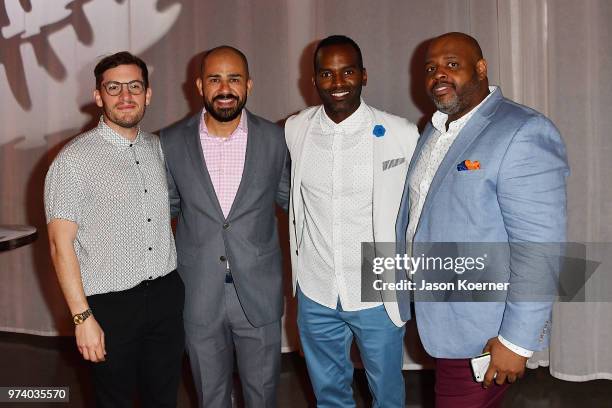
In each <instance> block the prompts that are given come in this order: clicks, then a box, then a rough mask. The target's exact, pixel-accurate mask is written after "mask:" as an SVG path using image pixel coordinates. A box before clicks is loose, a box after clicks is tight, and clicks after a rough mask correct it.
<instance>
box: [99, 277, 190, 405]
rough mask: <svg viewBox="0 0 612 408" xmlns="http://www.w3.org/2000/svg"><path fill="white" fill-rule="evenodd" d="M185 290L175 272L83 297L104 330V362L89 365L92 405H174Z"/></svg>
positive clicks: (181, 341)
mask: <svg viewBox="0 0 612 408" xmlns="http://www.w3.org/2000/svg"><path fill="white" fill-rule="evenodd" d="M184 299H185V286H184V285H183V281H182V280H181V278H180V276H179V275H178V273H177V272H176V271H174V272H171V273H169V274H168V275H166V276H163V277H160V278H157V279H154V280H151V281H144V282H142V283H141V284H139V285H138V286H136V287H134V288H132V289H128V290H125V291H121V292H110V293H104V294H100V295H93V296H89V297H88V298H87V300H88V302H89V306H90V307H91V310H92V311H93V314H94V316H95V318H96V320H97V321H98V322H99V324H100V326H101V327H102V330H104V339H105V344H106V361H104V362H100V363H91V365H92V374H93V383H94V390H95V395H96V405H97V406H98V407H99V408H107V407H109V408H111V407H112V408H123V407H132V406H133V401H134V397H135V395H136V392H137V391H138V392H139V395H140V401H141V402H142V406H143V407H144V408H150V407H160V408H161V407H164V408H166V407H176V399H177V393H178V386H179V382H180V377H181V365H182V357H183V351H184V347H185V334H184V331H183V303H184Z"/></svg>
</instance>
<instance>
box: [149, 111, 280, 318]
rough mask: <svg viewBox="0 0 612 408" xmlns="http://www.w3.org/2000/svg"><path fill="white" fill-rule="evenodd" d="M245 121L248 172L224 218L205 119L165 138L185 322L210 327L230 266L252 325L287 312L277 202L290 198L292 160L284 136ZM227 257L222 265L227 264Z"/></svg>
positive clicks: (173, 129) (260, 122)
mask: <svg viewBox="0 0 612 408" xmlns="http://www.w3.org/2000/svg"><path fill="white" fill-rule="evenodd" d="M244 112H246V114H247V121H248V122H247V124H248V132H249V133H248V139H247V149H246V158H245V164H244V171H243V175H242V180H241V182H240V187H239V188H238V192H237V194H236V198H235V200H234V203H233V204H232V208H231V210H230V212H229V214H228V216H227V218H225V217H224V215H223V212H222V211H221V207H220V205H219V202H218V200H217V196H216V194H215V190H214V187H213V185H212V182H211V180H210V177H209V174H208V170H207V168H206V163H205V161H204V155H203V153H202V147H201V144H200V135H199V124H200V117H201V113H198V114H197V115H195V116H192V117H189V118H187V119H184V120H182V121H180V122H178V123H176V124H174V125H172V126H170V127H168V128H166V129H164V130H162V131H161V138H160V139H161V145H162V149H163V152H164V155H165V159H166V168H167V177H168V187H169V195H170V207H171V212H172V216H173V217H177V216H178V222H177V227H176V247H177V254H178V272H179V274H180V275H181V278H182V279H183V282H184V283H185V309H184V310H185V311H184V318H185V321H187V322H190V323H195V324H202V325H205V324H207V323H208V322H209V321H210V320H211V319H212V318H213V317H214V316H215V315H216V314H217V313H218V305H219V304H221V302H223V301H224V300H223V292H224V290H223V287H224V285H225V273H226V262H225V261H224V260H223V259H225V257H226V258H227V259H228V260H229V264H230V266H231V273H232V275H233V278H234V285H235V287H236V292H237V293H238V298H239V299H240V304H241V305H242V308H243V310H244V312H245V313H246V316H247V319H248V320H249V322H251V324H253V325H254V326H256V327H259V326H263V325H266V324H268V323H271V322H274V321H277V320H279V319H280V317H281V316H282V313H283V292H282V262H281V250H280V247H279V243H278V233H277V226H276V215H275V207H274V202H276V203H278V205H280V206H281V207H283V208H284V209H285V210H286V209H287V206H288V199H289V163H288V161H289V158H288V153H287V146H286V145H285V141H284V137H283V131H282V129H281V128H280V127H279V126H277V125H275V124H274V123H271V122H269V121H267V120H265V119H263V118H260V117H258V116H255V115H253V114H252V113H250V112H247V111H246V110H245V111H244ZM222 257H224V258H222Z"/></svg>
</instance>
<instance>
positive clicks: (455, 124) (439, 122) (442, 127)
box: [431, 86, 497, 133]
mask: <svg viewBox="0 0 612 408" xmlns="http://www.w3.org/2000/svg"><path fill="white" fill-rule="evenodd" d="M496 90H497V87H496V86H490V87H489V94H488V95H487V97H486V98H484V99H483V100H482V101H481V102H480V103H479V104H478V105H476V106H475V107H474V108H472V110H471V111H469V112H468V113H466V114H465V115H463V116H462V117H460V118H459V119H457V120H454V121H452V122H451V123H449V124H448V130H451V129H453V130H454V129H457V128H461V127H463V125H465V124H466V123H467V121H468V120H470V118H471V117H472V116H474V114H475V113H476V111H478V109H480V107H481V106H482V105H483V104H484V103H485V101H486V100H487V99H489V98H490V97H491V95H493V92H495V91H496ZM447 119H448V115H447V114H446V113H443V112H440V111H439V110H438V111H436V112H435V113H434V114H433V116H432V117H431V124H432V125H433V126H434V127H435V128H436V130H437V131H438V132H440V133H446V120H447Z"/></svg>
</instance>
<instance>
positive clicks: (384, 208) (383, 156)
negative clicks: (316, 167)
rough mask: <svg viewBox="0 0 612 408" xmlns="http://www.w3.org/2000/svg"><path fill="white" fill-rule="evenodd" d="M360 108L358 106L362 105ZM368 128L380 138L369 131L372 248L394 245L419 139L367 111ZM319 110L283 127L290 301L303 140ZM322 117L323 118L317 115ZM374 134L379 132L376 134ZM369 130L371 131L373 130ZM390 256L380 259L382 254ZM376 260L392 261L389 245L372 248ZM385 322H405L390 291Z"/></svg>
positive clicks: (388, 277) (300, 221)
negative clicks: (287, 176) (287, 165)
mask: <svg viewBox="0 0 612 408" xmlns="http://www.w3.org/2000/svg"><path fill="white" fill-rule="evenodd" d="M362 103H363V102H362ZM366 107H367V108H368V109H369V110H370V113H371V116H372V118H373V120H374V121H373V128H374V127H375V126H377V125H381V126H382V127H383V128H384V135H382V136H379V137H377V136H375V135H374V132H373V131H372V138H374V143H373V144H372V146H373V149H374V152H373V168H374V175H373V180H374V186H373V188H372V212H373V215H372V217H373V219H372V224H373V229H374V242H375V243H376V242H389V243H394V242H395V221H396V219H397V213H398V210H399V206H400V202H401V200H402V192H403V186H404V181H405V179H406V173H407V171H408V164H409V163H410V159H411V158H412V153H413V152H414V148H415V146H416V143H417V140H418V138H419V132H418V129H417V127H416V126H415V125H414V124H413V123H410V122H409V121H408V120H406V119H404V118H400V117H398V116H395V115H391V114H389V113H386V112H382V111H379V110H377V109H374V108H372V107H370V106H367V105H366ZM322 109H323V106H322V105H319V106H314V107H310V108H307V109H304V110H303V111H301V112H300V113H298V114H296V115H294V116H291V117H290V118H289V119H287V122H286V123H285V140H286V141H287V147H288V148H289V153H290V154H291V193H290V200H291V204H290V207H291V208H290V209H289V222H290V228H289V239H290V245H291V269H292V271H293V294H294V295H295V290H296V285H297V276H298V271H299V269H300V267H301V265H300V257H299V250H300V246H301V244H302V233H303V227H304V209H303V207H302V204H303V203H302V199H301V195H300V189H301V186H302V163H303V160H302V154H303V152H304V145H305V143H304V142H305V140H306V137H307V136H308V134H310V129H311V126H312V124H313V123H314V121H313V119H315V118H317V117H318V113H319V112H320V111H321V110H322ZM321 113H323V112H321ZM378 129H380V128H378ZM373 130H374V129H373ZM383 249H384V250H385V251H386V252H389V251H391V253H382V250H383ZM375 251H376V256H395V248H394V245H386V246H385V247H384V248H380V247H376V245H375ZM382 279H383V280H384V281H386V282H395V272H394V271H390V272H389V273H384V274H383V275H382ZM381 294H382V298H383V302H384V305H385V309H386V311H387V314H388V315H389V318H390V319H391V320H392V321H393V323H394V324H395V325H397V326H398V327H400V326H402V325H403V324H404V323H405V322H403V321H402V320H401V319H400V315H399V310H398V307H397V302H396V301H395V295H394V294H393V293H390V291H384V292H382V293H381Z"/></svg>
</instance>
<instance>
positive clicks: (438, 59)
mask: <svg viewBox="0 0 612 408" xmlns="http://www.w3.org/2000/svg"><path fill="white" fill-rule="evenodd" d="M425 87H426V90H427V92H428V94H429V97H430V98H431V100H432V101H433V102H434V104H435V105H436V107H437V108H438V110H439V111H440V112H443V113H446V114H448V119H449V121H454V120H457V119H458V118H460V117H461V116H463V115H465V114H466V113H468V112H469V111H470V110H472V109H473V108H474V107H475V106H477V105H478V104H479V103H480V102H482V100H483V99H484V98H486V97H487V95H488V94H489V80H488V78H487V62H486V61H485V60H484V58H483V57H482V50H481V48H480V45H478V41H476V40H475V39H474V38H473V37H471V36H469V35H467V34H464V33H456V32H453V33H447V34H443V35H441V36H439V37H436V38H434V39H433V40H432V41H431V43H430V44H429V47H428V48H427V54H426V56H425Z"/></svg>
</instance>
